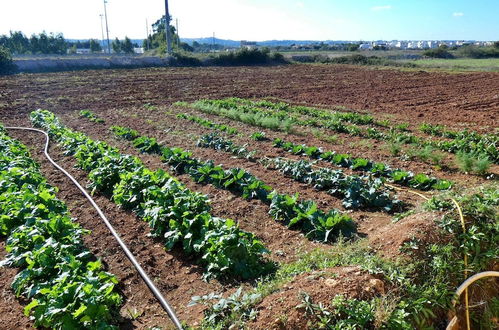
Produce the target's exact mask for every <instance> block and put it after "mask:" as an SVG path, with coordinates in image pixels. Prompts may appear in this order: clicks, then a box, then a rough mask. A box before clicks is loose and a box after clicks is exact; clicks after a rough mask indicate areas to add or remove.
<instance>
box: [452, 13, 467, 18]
mask: <svg viewBox="0 0 499 330" xmlns="http://www.w3.org/2000/svg"><path fill="white" fill-rule="evenodd" d="M452 16H454V17H461V16H464V13H452Z"/></svg>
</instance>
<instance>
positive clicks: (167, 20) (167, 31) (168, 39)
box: [165, 0, 172, 55]
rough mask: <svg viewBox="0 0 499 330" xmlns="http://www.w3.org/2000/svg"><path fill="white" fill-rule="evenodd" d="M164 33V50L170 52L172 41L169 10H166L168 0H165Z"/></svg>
mask: <svg viewBox="0 0 499 330" xmlns="http://www.w3.org/2000/svg"><path fill="white" fill-rule="evenodd" d="M165 34H166V52H167V53H168V55H171V53H172V41H171V37H170V12H169V11H168V0H165Z"/></svg>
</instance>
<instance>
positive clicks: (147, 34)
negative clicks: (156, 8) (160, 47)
mask: <svg viewBox="0 0 499 330" xmlns="http://www.w3.org/2000/svg"><path fill="white" fill-rule="evenodd" d="M148 44H149V24H148V23H147V18H146V45H145V48H146V50H149V46H148Z"/></svg>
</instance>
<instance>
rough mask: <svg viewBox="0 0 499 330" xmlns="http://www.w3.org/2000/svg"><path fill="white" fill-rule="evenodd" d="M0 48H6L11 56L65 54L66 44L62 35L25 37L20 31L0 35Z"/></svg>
mask: <svg viewBox="0 0 499 330" xmlns="http://www.w3.org/2000/svg"><path fill="white" fill-rule="evenodd" d="M0 46H3V47H5V48H7V49H8V50H9V51H10V52H11V53H12V54H16V55H17V54H66V52H67V49H68V43H67V42H66V40H64V36H63V35H62V33H57V34H54V33H49V34H47V33H46V32H45V31H44V32H42V33H40V34H33V35H31V37H29V38H28V37H27V36H25V35H24V34H23V33H22V32H21V31H14V32H12V31H11V32H10V35H0Z"/></svg>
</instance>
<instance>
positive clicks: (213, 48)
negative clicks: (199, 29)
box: [211, 32, 215, 53]
mask: <svg viewBox="0 0 499 330" xmlns="http://www.w3.org/2000/svg"><path fill="white" fill-rule="evenodd" d="M211 51H212V53H214V52H215V32H213V37H212V38H211Z"/></svg>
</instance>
